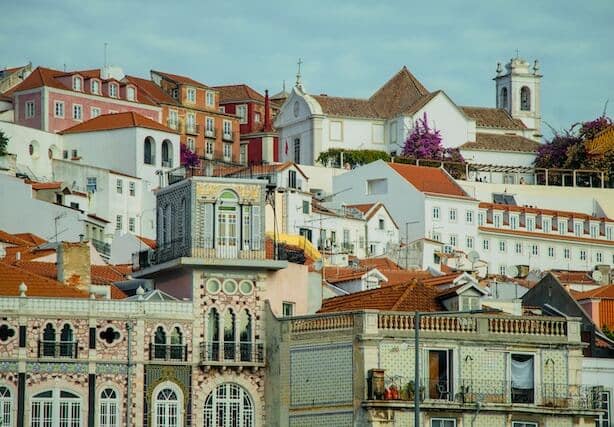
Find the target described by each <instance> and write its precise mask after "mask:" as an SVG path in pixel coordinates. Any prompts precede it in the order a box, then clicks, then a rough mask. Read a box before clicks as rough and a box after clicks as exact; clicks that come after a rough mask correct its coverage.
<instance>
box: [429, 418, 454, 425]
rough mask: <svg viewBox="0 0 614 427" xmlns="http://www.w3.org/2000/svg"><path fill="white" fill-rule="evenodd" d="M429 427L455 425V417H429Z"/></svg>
mask: <svg viewBox="0 0 614 427" xmlns="http://www.w3.org/2000/svg"><path fill="white" fill-rule="evenodd" d="M431 427H456V419H454V418H431Z"/></svg>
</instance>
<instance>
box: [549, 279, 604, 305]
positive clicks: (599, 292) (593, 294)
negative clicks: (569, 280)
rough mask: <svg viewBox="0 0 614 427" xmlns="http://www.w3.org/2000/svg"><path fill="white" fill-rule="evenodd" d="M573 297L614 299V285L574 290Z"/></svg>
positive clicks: (581, 298) (577, 298) (578, 298)
mask: <svg viewBox="0 0 614 427" xmlns="http://www.w3.org/2000/svg"><path fill="white" fill-rule="evenodd" d="M561 281H562V280H561ZM573 297H574V298H575V299H576V300H578V301H580V300H583V299H587V298H605V299H614V285H605V286H599V287H598V288H595V289H592V290H590V291H585V292H575V293H574V294H573Z"/></svg>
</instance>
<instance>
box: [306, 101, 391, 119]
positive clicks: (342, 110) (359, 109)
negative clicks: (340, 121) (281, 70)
mask: <svg viewBox="0 0 614 427" xmlns="http://www.w3.org/2000/svg"><path fill="white" fill-rule="evenodd" d="M312 97H313V98H315V100H316V101H318V103H319V104H320V106H321V107H322V112H323V113H325V114H328V115H330V116H342V117H357V118H366V119H377V118H381V116H380V115H379V114H378V113H377V111H375V109H374V107H373V104H371V102H370V101H369V100H368V99H358V98H343V97H339V96H328V95H312Z"/></svg>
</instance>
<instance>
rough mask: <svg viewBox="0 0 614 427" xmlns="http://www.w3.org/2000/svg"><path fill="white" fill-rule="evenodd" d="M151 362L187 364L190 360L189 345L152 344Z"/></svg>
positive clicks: (150, 345)
mask: <svg viewBox="0 0 614 427" xmlns="http://www.w3.org/2000/svg"><path fill="white" fill-rule="evenodd" d="M149 360H166V361H178V362H186V361H187V360H188V345H187V344H154V343H150V344H149Z"/></svg>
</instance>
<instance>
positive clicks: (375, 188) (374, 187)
mask: <svg viewBox="0 0 614 427" xmlns="http://www.w3.org/2000/svg"><path fill="white" fill-rule="evenodd" d="M386 193H388V180H387V179H386V178H381V179H368V180H367V194H369V195H373V194H386Z"/></svg>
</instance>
